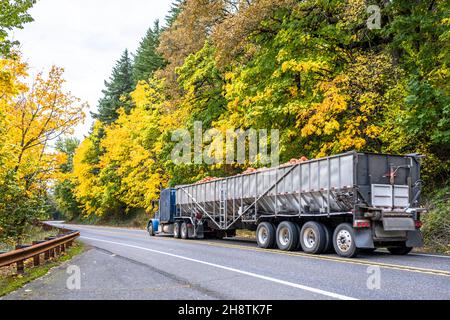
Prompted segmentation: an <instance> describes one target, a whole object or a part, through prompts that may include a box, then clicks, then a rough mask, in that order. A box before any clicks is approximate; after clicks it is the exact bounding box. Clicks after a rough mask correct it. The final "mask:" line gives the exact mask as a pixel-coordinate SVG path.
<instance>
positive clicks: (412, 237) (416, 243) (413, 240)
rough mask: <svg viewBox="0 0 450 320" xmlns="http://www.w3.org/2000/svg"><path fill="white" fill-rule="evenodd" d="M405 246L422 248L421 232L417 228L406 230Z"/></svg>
mask: <svg viewBox="0 0 450 320" xmlns="http://www.w3.org/2000/svg"><path fill="white" fill-rule="evenodd" d="M407 239H408V240H406V246H407V247H409V248H422V247H423V246H424V242H423V236H422V232H420V231H419V230H416V231H408V238H407Z"/></svg>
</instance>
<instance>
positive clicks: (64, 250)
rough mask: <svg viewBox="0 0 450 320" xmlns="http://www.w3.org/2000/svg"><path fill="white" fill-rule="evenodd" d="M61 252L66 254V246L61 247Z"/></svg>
mask: <svg viewBox="0 0 450 320" xmlns="http://www.w3.org/2000/svg"><path fill="white" fill-rule="evenodd" d="M61 252H66V246H65V245H64V243H63V244H62V245H61Z"/></svg>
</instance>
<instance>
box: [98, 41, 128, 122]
mask: <svg viewBox="0 0 450 320" xmlns="http://www.w3.org/2000/svg"><path fill="white" fill-rule="evenodd" d="M133 89H134V81H133V65H132V61H131V59H130V55H129V53H128V50H125V52H124V53H123V54H122V56H121V58H120V59H119V60H118V61H117V63H116V65H115V67H114V68H113V71H112V74H111V76H110V78H109V81H105V89H104V90H102V93H103V98H101V99H100V101H99V105H98V113H97V114H92V116H93V118H94V119H98V120H100V121H101V122H103V123H106V124H111V123H113V122H114V121H116V120H117V118H118V116H119V115H118V112H117V111H118V110H119V109H120V108H122V107H123V108H125V111H127V112H129V111H130V109H131V108H132V102H131V99H130V93H131V92H132V91H133Z"/></svg>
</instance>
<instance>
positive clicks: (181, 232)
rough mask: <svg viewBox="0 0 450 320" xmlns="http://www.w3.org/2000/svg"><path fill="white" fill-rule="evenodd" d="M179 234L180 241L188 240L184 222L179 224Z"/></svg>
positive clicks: (186, 227)
mask: <svg viewBox="0 0 450 320" xmlns="http://www.w3.org/2000/svg"><path fill="white" fill-rule="evenodd" d="M180 234H181V239H184V240H186V239H187V238H189V232H188V226H187V223H186V222H183V223H182V224H181V231H180Z"/></svg>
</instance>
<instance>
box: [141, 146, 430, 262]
mask: <svg viewBox="0 0 450 320" xmlns="http://www.w3.org/2000/svg"><path fill="white" fill-rule="evenodd" d="M421 188H422V180H421V179H420V156H419V155H407V156H397V155H385V154H373V153H358V152H349V153H345V154H340V155H336V156H332V157H327V158H322V159H317V160H311V161H305V162H303V163H297V164H291V165H283V166H280V167H277V168H272V169H266V170H260V171H256V172H254V173H250V174H242V175H237V176H233V177H229V178H223V179H217V180H214V181H210V182H205V183H198V184H192V185H183V186H178V187H175V188H172V189H166V190H163V191H162V192H161V196H160V200H159V211H158V212H157V213H156V215H155V218H154V219H152V220H150V221H149V223H148V226H147V230H148V232H149V233H150V235H151V236H154V235H155V234H170V235H172V236H174V237H175V238H182V239H203V238H207V237H216V238H223V237H232V236H235V235H236V230H239V229H247V230H252V231H255V230H256V240H257V243H258V246H259V247H261V248H275V247H278V248H279V249H281V250H286V251H291V250H300V249H301V250H303V251H304V252H306V253H311V254H320V253H326V252H331V251H333V249H334V251H335V252H336V253H337V254H338V255H340V256H342V257H354V256H356V255H357V254H358V252H359V251H361V250H364V251H371V250H375V249H376V248H377V247H386V248H388V250H389V251H390V252H391V253H392V254H398V255H404V254H408V253H409V252H410V251H411V250H412V248H414V247H422V246H423V238H422V234H421V231H420V228H421V226H422V223H421V221H420V216H421V214H423V213H424V212H425V209H423V208H420V207H419V201H420V195H421Z"/></svg>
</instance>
